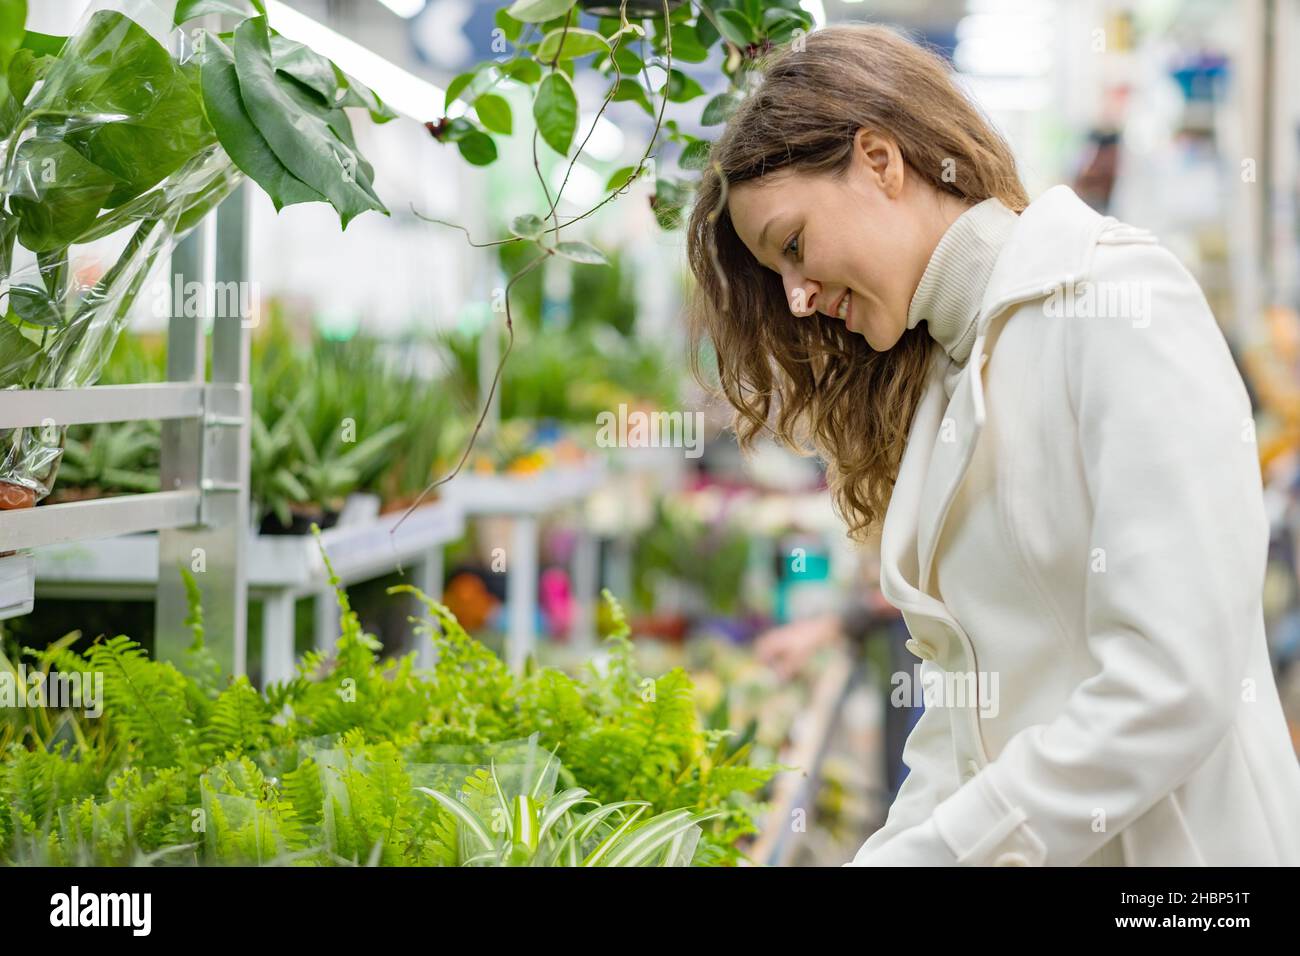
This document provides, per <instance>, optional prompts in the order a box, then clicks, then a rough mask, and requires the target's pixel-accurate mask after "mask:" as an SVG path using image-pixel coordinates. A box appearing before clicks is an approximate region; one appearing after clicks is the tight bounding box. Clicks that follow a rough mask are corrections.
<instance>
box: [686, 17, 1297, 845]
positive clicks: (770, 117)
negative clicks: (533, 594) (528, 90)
mask: <svg viewBox="0 0 1300 956" xmlns="http://www.w3.org/2000/svg"><path fill="white" fill-rule="evenodd" d="M803 42H804V47H803V49H801V50H795V49H787V50H782V51H780V52H779V53H778V54H776V55H775V56H774V57H773V58H772V59H771V60H770V61H769V62H768V63H766V64H764V71H763V79H762V82H761V84H760V85H759V86H758V88H757V89H756V90H755V91H753V92H752V93H751V94H750V95H748V96H747V97H746V98H745V100H744V101H743V102H742V104H741V105H740V106H739V108H738V109H737V110H736V111H735V113H734V114H733V115H732V117H731V118H730V120H729V121H728V125H727V128H726V130H725V131H724V133H723V135H722V136H721V138H720V139H719V141H718V142H717V143H716V145H715V146H714V147H713V150H712V154H711V158H712V163H713V166H712V168H711V169H710V170H708V171H706V174H705V175H704V177H703V179H702V181H701V183H700V186H699V190H698V194H697V202H696V205H695V208H694V211H693V212H692V215H691V219H690V222H689V227H688V236H687V242H688V252H689V258H690V263H691V267H692V270H693V272H694V274H695V277H696V280H697V289H696V299H695V301H694V303H693V305H692V310H691V311H692V320H691V324H692V339H693V344H694V345H696V346H698V345H700V344H701V343H702V341H703V340H704V339H708V340H709V341H710V343H711V344H712V346H713V347H714V351H715V352H716V355H717V363H718V373H719V382H720V390H721V393H722V394H723V395H725V397H726V398H727V400H728V401H729V402H730V403H731V404H732V405H733V406H734V408H735V412H736V416H735V418H736V422H735V424H736V430H737V433H738V437H739V439H740V441H741V443H742V445H744V446H748V445H749V444H750V443H752V441H753V440H754V439H755V438H756V437H757V436H758V435H759V434H760V433H761V432H763V431H765V430H767V429H769V428H770V429H771V430H772V431H773V432H774V434H775V435H776V436H777V437H778V438H779V439H780V440H782V441H784V442H786V443H788V444H790V445H791V446H793V447H796V448H800V449H804V450H807V451H809V452H816V453H819V454H821V455H822V456H824V457H825V459H826V460H827V463H828V474H829V476H830V484H831V491H832V494H833V496H834V499H835V502H836V505H837V507H838V508H839V510H840V512H841V513H842V515H843V516H844V517H845V519H846V520H847V521H848V523H849V526H850V532H851V534H852V535H853V537H854V538H855V539H858V540H862V539H865V538H866V537H867V535H869V534H870V533H871V531H872V530H873V529H875V528H877V527H878V526H879V528H880V533H881V589H882V591H883V593H884V595H885V596H886V597H887V598H888V599H889V600H890V602H891V603H893V604H894V605H895V606H897V607H898V608H899V609H900V610H901V611H902V613H903V616H904V619H905V621H906V623H907V626H908V629H909V631H910V633H911V640H910V641H909V647H910V648H911V649H912V651H913V653H915V654H916V656H917V657H918V658H919V659H920V662H919V665H918V666H917V668H915V670H916V676H917V677H919V680H920V682H921V685H922V686H923V689H924V700H925V705H926V706H925V711H924V714H923V716H922V717H921V718H920V720H919V721H918V723H917V725H916V727H915V728H914V729H913V731H912V733H911V735H910V736H909V737H908V740H907V743H906V746H905V748H904V761H905V762H906V764H907V766H908V767H909V771H910V772H909V773H908V776H907V779H906V781H905V782H904V785H903V787H902V788H901V790H900V792H899V794H898V797H897V799H896V800H895V801H894V803H893V805H892V807H891V808H890V811H889V815H888V818H887V820H886V822H885V825H884V826H883V827H882V828H881V829H880V830H879V831H877V832H876V833H874V834H873V835H872V836H871V838H870V839H868V840H867V842H866V843H865V844H864V845H863V846H862V848H861V850H859V851H858V853H857V855H856V857H855V858H854V860H853V863H855V864H862V865H917V864H920V865H1020V866H1025V865H1029V866H1034V865H1050V866H1073V865H1127V866H1151V865H1157V866H1159V865H1205V864H1212V865H1221V864H1226V865H1232V864H1245V865H1274V864H1285V865H1296V864H1300V765H1298V764H1297V760H1296V755H1295V753H1294V751H1293V749H1292V746H1291V743H1290V740H1289V737H1288V734H1287V729H1286V724H1285V720H1284V718H1283V713H1282V708H1281V705H1280V702H1279V698H1278V693H1277V689H1276V685H1275V683H1274V681H1273V677H1272V672H1271V669H1270V666H1269V660H1268V656H1267V648H1266V644H1265V636H1264V624H1263V616H1262V609H1261V603H1260V597H1261V591H1262V584H1263V577H1264V560H1265V555H1266V550H1267V543H1268V527H1267V522H1266V518H1265V513H1264V508H1263V500H1262V491H1261V481H1260V471H1259V462H1258V456H1257V452H1256V446H1255V444H1254V432H1253V423H1252V418H1251V409H1250V404H1249V401H1248V398H1247V394H1246V390H1245V388H1244V386H1243V383H1242V380H1241V377H1240V375H1239V374H1238V372H1237V370H1236V367H1235V365H1234V364H1233V362H1232V360H1231V357H1230V354H1229V351H1228V347H1227V344H1226V343H1225V341H1224V339H1223V336H1222V334H1221V332H1220V331H1219V328H1218V326H1217V324H1216V322H1215V320H1214V317H1213V315H1212V314H1211V313H1210V311H1209V308H1208V306H1207V304H1206V302H1205V299H1204V297H1203V296H1202V295H1201V292H1200V290H1199V289H1198V287H1197V285H1196V283H1195V281H1194V280H1193V279H1192V277H1191V276H1190V275H1189V274H1188V272H1187V271H1186V270H1185V269H1184V268H1183V267H1182V266H1181V265H1180V264H1179V263H1178V261H1177V260H1176V259H1175V258H1174V257H1173V256H1172V255H1171V254H1170V253H1169V252H1167V251H1166V250H1165V249H1163V248H1162V247H1161V246H1159V245H1157V244H1156V243H1155V241H1154V239H1153V237H1151V236H1150V235H1149V234H1147V233H1144V232H1142V231H1141V230H1137V229H1134V228H1131V227H1128V226H1125V225H1123V224H1121V223H1118V222H1117V221H1115V220H1114V219H1111V218H1109V217H1103V216H1101V215H1099V214H1097V213H1095V212H1094V211H1092V210H1091V209H1089V208H1088V207H1087V206H1085V205H1084V204H1083V203H1082V202H1081V201H1080V200H1079V199H1078V197H1077V196H1075V194H1074V193H1073V192H1072V191H1070V190H1069V189H1068V188H1067V187H1065V186H1057V187H1054V188H1052V189H1049V190H1048V191H1047V192H1046V193H1045V194H1044V195H1043V196H1042V197H1040V198H1039V199H1037V200H1036V201H1034V202H1032V203H1031V202H1028V200H1027V197H1026V195H1025V192H1024V189H1023V187H1022V186H1021V183H1020V181H1019V179H1018V177H1017V174H1016V170H1015V164H1014V161H1013V159H1012V156H1011V153H1010V151H1009V150H1008V148H1007V146H1006V144H1005V143H1004V142H1003V141H1002V140H1001V139H1000V138H999V136H998V135H997V134H996V133H995V132H994V131H993V129H992V128H991V127H990V126H989V124H988V122H987V121H986V120H985V119H984V118H983V117H982V116H981V115H980V114H979V112H978V111H977V110H976V109H974V108H973V107H972V105H971V104H970V103H969V102H968V101H967V100H966V99H965V98H964V97H963V95H962V94H961V93H960V92H959V91H958V90H957V88H956V87H955V86H954V84H953V81H952V78H951V76H950V74H949V72H948V70H947V68H946V67H945V65H944V63H943V61H942V60H940V59H938V58H937V57H935V56H933V55H931V54H930V53H928V52H926V51H924V50H922V49H921V48H919V47H917V46H915V45H913V44H911V43H910V42H908V41H906V40H905V39H903V38H901V37H899V36H897V35H895V34H894V33H892V32H890V31H888V30H886V29H884V28H880V27H874V26H867V25H860V24H855V25H844V26H835V27H830V28H827V29H823V30H819V31H816V32H814V33H812V34H810V35H809V36H807V37H806V38H805V39H804V41H803ZM693 354H697V355H698V354H699V350H698V348H696V349H694V350H693ZM695 372H696V375H697V376H698V377H701V379H703V375H702V372H701V370H700V368H699V365H698V363H697V364H696V366H695ZM898 676H902V677H908V676H910V675H896V678H897V677H898Z"/></svg>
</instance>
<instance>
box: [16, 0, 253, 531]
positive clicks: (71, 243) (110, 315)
mask: <svg viewBox="0 0 1300 956" xmlns="http://www.w3.org/2000/svg"><path fill="white" fill-rule="evenodd" d="M101 6H102V5H101ZM113 6H114V7H115V8H116V9H108V10H105V9H97V10H96V11H94V12H93V13H91V14H88V15H87V16H86V17H85V18H84V19H83V20H82V22H81V24H80V26H79V28H78V30H77V31H76V32H75V33H74V34H73V35H72V36H71V37H70V38H69V40H68V42H67V43H66V44H65V45H64V47H63V49H62V52H61V53H60V54H59V56H58V57H57V58H54V59H50V58H48V57H42V56H39V55H36V54H33V53H32V51H28V50H20V51H19V54H18V55H17V56H16V58H15V62H14V64H11V67H10V71H9V73H10V87H11V89H14V90H15V91H16V92H15V94H14V96H13V98H12V99H11V100H10V101H9V102H8V103H7V104H5V106H6V110H5V111H4V115H3V116H0V127H3V128H4V136H3V139H2V140H0V301H3V303H4V311H3V315H2V316H0V390H4V389H14V388H24V389H50V388H79V387H84V386H87V385H93V384H94V383H95V381H97V379H98V377H99V374H100V372H101V370H102V368H103V365H104V363H105V361H106V360H107V357H108V355H109V353H110V352H111V351H112V348H113V344H114V342H115V341H116V339H117V336H118V333H119V332H120V331H121V330H122V328H123V326H124V325H125V324H126V321H127V319H128V316H129V314H130V312H131V308H132V305H133V304H134V303H135V301H136V299H137V297H138V296H139V295H140V293H141V291H142V290H143V289H144V288H145V286H146V283H147V281H148V279H149V277H150V275H151V273H152V272H153V270H154V269H155V267H156V266H159V265H161V264H162V263H163V262H165V261H166V259H167V257H168V256H170V254H171V251H172V249H173V248H174V247H175V245H176V243H177V242H178V241H179V240H180V239H181V238H182V237H183V236H184V234H185V233H186V232H188V231H189V230H190V229H191V228H193V227H194V226H195V225H197V224H198V222H199V221H200V220H201V219H202V218H203V217H204V216H205V215H206V214H207V213H208V212H209V211H211V210H212V209H214V208H215V207H216V206H217V205H218V204H219V203H220V202H221V201H222V200H223V199H225V198H226V197H227V196H228V195H230V193H231V192H233V191H234V189H235V188H236V187H237V186H238V185H239V182H240V181H241V178H242V174H241V173H240V172H239V170H238V169H237V168H236V167H235V166H234V164H233V163H232V162H231V160H230V159H229V157H228V156H227V155H226V153H225V151H224V150H223V149H222V148H221V146H220V144H219V142H218V141H217V138H216V135H215V133H213V131H212V129H211V128H210V126H209V125H208V123H207V121H206V119H205V118H204V112H203V109H202V102H201V98H200V94H199V92H198V89H197V80H196V79H195V75H196V72H197V64H196V63H195V62H194V58H193V57H192V56H191V55H190V52H191V51H189V50H187V49H186V47H187V40H186V37H185V34H184V33H183V32H182V31H179V30H175V31H170V32H169V33H167V34H166V35H165V38H166V45H164V43H162V42H160V40H159V38H158V34H159V33H161V29H160V26H159V24H160V23H162V22H165V21H162V20H159V17H158V13H157V8H156V7H154V6H153V5H152V4H149V3H147V2H142V0H136V2H127V3H118V4H114V5H113ZM23 77H26V79H23ZM15 80H16V81H17V82H15ZM27 80H31V83H30V84H28V83H27ZM25 86H26V87H27V89H24V87H25ZM19 96H22V97H23V99H25V102H19V100H18V97H19ZM99 263H103V264H104V265H103V266H102V267H101V266H100V265H99ZM65 431H66V424H65V423H61V422H57V421H53V420H49V421H46V422H44V423H42V425H41V426H39V427H31V428H16V429H0V497H4V498H6V499H7V500H8V506H10V507H13V506H20V507H21V506H23V505H24V504H35V503H36V501H39V500H40V499H42V498H44V497H45V496H46V495H48V494H49V493H50V491H51V488H52V486H53V484H54V481H55V477H56V475H57V472H58V467H59V462H60V460H61V459H62V455H63V447H64V435H65ZM24 498H26V501H24V500H23V499H24Z"/></svg>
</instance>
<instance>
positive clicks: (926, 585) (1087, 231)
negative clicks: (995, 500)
mask: <svg viewBox="0 0 1300 956" xmlns="http://www.w3.org/2000/svg"><path fill="white" fill-rule="evenodd" d="M1114 221H1115V220H1114V219H1113V218H1111V217H1108V216H1102V215H1100V214H1099V213H1097V212H1096V211H1094V210H1093V209H1091V208H1090V207H1089V206H1087V205H1086V204H1085V203H1084V202H1083V201H1082V200H1081V199H1079V197H1078V196H1077V195H1075V193H1074V191H1073V190H1071V189H1070V188H1069V187H1068V186H1053V187H1052V188H1051V189H1049V190H1047V191H1046V192H1045V193H1043V195H1042V196H1040V197H1039V198H1038V199H1036V200H1035V201H1034V202H1032V203H1030V204H1029V205H1028V206H1027V207H1026V208H1025V210H1024V211H1023V212H1022V213H1021V214H1020V216H1019V219H1018V221H1017V223H1016V227H1015V230H1014V231H1013V232H1012V234H1011V236H1010V237H1009V238H1008V240H1007V242H1006V243H1005V245H1004V246H1003V247H1002V251H1001V252H1000V253H999V255H998V260H997V263H996V264H995V265H994V267H993V272H992V274H991V275H990V276H989V282H988V285H987V287H986V288H985V292H984V295H983V297H982V300H981V305H980V313H979V317H978V318H977V320H976V329H977V331H976V338H975V344H974V346H973V347H972V348H971V354H970V358H969V359H968V360H967V362H966V365H965V367H964V369H962V371H961V372H960V374H959V376H958V378H957V382H956V385H955V388H954V390H953V394H952V398H951V400H949V399H948V397H947V393H946V391H945V389H944V378H945V374H948V373H950V372H951V369H952V366H953V365H954V363H953V361H952V359H951V358H949V356H948V355H947V353H946V352H944V350H943V348H942V347H941V346H939V344H938V343H937V342H936V343H935V347H934V350H933V358H932V361H931V365H930V370H929V379H928V382H927V385H926V389H925V392H924V393H923V395H922V398H921V401H920V403H919V404H918V406H917V409H916V412H915V414H914V416H913V419H912V425H911V429H910V431H909V433H908V441H907V447H906V449H905V450H904V453H903V460H902V462H901V464H900V465H899V472H898V478H897V480H896V482H895V484H894V490H893V494H892V496H891V499H890V505H889V508H888V510H887V511H886V514H885V521H884V527H883V530H882V533H881V572H880V577H881V581H880V587H881V593H882V594H884V596H885V598H886V599H888V600H889V602H890V603H891V604H893V605H894V606H895V607H897V608H899V609H900V610H903V611H908V612H911V613H915V614H922V615H926V616H932V617H942V618H947V619H949V620H951V615H949V613H948V611H947V609H946V608H945V606H944V604H943V602H942V600H941V599H940V598H939V596H938V593H937V589H934V590H932V589H931V587H930V578H931V576H932V570H933V564H934V558H935V552H936V549H937V547H938V542H939V539H940V536H941V534H942V532H943V524H944V520H945V519H946V517H947V515H948V510H949V506H950V505H951V504H952V500H953V498H954V496H955V495H956V492H957V489H958V487H959V486H960V484H961V480H962V478H963V477H964V476H965V474H966V471H967V469H968V468H969V466H970V461H971V457H972V455H973V453H974V451H975V446H976V442H977V441H978V439H979V436H980V432H981V431H982V429H983V427H984V384H983V381H982V375H981V369H982V368H983V365H984V362H985V361H986V360H987V359H988V357H989V355H990V354H991V351H992V348H993V344H994V343H995V342H996V339H997V333H998V332H999V331H1000V329H1001V321H997V320H1003V321H1004V320H1005V319H1006V318H1007V317H1008V316H1009V314H1010V313H1009V309H1010V307H1011V306H1013V305H1016V304H1018V303H1020V302H1024V301H1029V300H1032V299H1036V298H1041V297H1044V296H1047V295H1049V294H1050V293H1051V292H1052V290H1053V289H1056V288H1060V287H1062V286H1067V285H1072V284H1073V283H1075V282H1077V281H1079V280H1080V279H1081V278H1082V277H1083V276H1084V274H1085V273H1086V271H1087V269H1088V268H1089V265H1090V263H1091V259H1092V253H1093V249H1094V248H1095V247H1096V242H1097V238H1098V236H1099V235H1100V234H1101V232H1102V230H1103V229H1105V228H1106V226H1107V225H1109V224H1110V223H1112V222H1114Z"/></svg>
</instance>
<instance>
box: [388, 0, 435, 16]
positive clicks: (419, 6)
mask: <svg viewBox="0 0 1300 956" xmlns="http://www.w3.org/2000/svg"><path fill="white" fill-rule="evenodd" d="M379 2H380V3H382V4H383V5H384V6H386V7H387V8H388V9H389V10H392V11H393V12H394V13H395V14H397V15H398V16H399V17H404V18H406V19H407V20H409V19H411V17H413V16H415V15H416V14H417V13H419V12H420V11H421V10H423V9H424V0H379Z"/></svg>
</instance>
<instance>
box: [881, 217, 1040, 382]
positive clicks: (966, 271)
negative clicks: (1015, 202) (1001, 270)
mask: <svg viewBox="0 0 1300 956" xmlns="http://www.w3.org/2000/svg"><path fill="white" fill-rule="evenodd" d="M952 198H954V199H955V198H956V197H952ZM953 212H955V213H956V214H955V215H953V216H952V218H951V219H949V220H948V223H949V224H948V226H947V227H946V228H945V229H944V230H943V232H942V234H941V235H940V236H939V238H938V240H937V242H936V243H935V247H934V251H933V252H932V253H931V254H930V260H929V262H928V263H927V264H926V267H925V272H924V273H923V274H922V276H921V281H920V282H919V283H918V284H917V287H916V291H915V292H914V293H913V295H912V302H911V305H910V306H909V308H908V312H907V327H908V328H909V329H913V328H916V326H917V325H918V324H919V323H920V322H921V321H922V320H925V322H926V324H927V327H928V329H929V331H930V335H931V336H932V337H933V338H934V339H935V341H937V342H938V343H939V344H940V345H942V346H943V348H944V351H946V352H947V353H948V355H949V356H950V357H951V358H952V359H953V361H955V362H957V363H958V364H963V363H965V361H966V359H967V358H968V357H969V355H970V350H971V346H972V345H973V344H974V341H975V326H976V319H977V318H978V317H979V308H980V303H981V301H982V300H983V297H984V289H985V287H986V286H987V285H988V280H989V276H990V275H991V274H992V272H993V264H994V263H995V262H996V261H997V258H998V253H999V252H1000V251H1001V250H1002V245H1003V243H1005V242H1006V240H1007V239H1008V238H1010V236H1011V232H1012V230H1013V229H1014V228H1015V224H1016V214H1015V213H1014V212H1013V211H1012V210H1010V209H1009V208H1007V207H1006V206H1005V205H1003V204H1002V202H1000V201H999V200H997V199H987V200H985V201H983V202H980V203H976V204H975V205H973V206H965V205H964V204H962V203H961V201H960V200H957V201H956V204H955V206H954V205H953V204H949V206H948V208H947V210H945V213H946V215H951V214H952V213H953ZM946 215H945V218H946Z"/></svg>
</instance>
